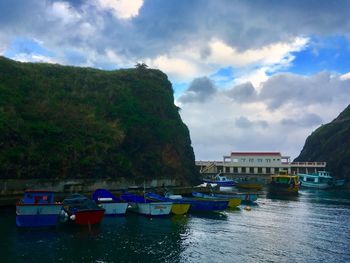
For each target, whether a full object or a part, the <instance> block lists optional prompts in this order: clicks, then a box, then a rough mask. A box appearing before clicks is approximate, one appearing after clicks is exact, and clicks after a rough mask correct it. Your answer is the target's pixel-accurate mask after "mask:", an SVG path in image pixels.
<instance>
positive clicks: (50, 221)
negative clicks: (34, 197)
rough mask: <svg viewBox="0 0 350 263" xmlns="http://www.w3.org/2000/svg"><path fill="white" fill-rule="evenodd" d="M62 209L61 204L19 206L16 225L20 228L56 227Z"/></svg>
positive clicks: (17, 207)
mask: <svg viewBox="0 0 350 263" xmlns="http://www.w3.org/2000/svg"><path fill="white" fill-rule="evenodd" d="M61 209H62V205H61V204H57V205H56V204H53V205H17V206H16V225H17V226H18V227H45V226H56V225H57V223H58V220H59V215H60V212H61Z"/></svg>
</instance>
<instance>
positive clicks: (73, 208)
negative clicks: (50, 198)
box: [63, 194, 105, 225]
mask: <svg viewBox="0 0 350 263" xmlns="http://www.w3.org/2000/svg"><path fill="white" fill-rule="evenodd" d="M63 209H64V211H65V212H66V219H69V221H71V222H74V223H75V224H77V225H94V224H98V223H100V222H101V220H102V218H103V216H104V213H105V210H104V209H103V208H101V207H99V206H98V205H97V204H96V203H95V202H94V201H92V200H91V199H89V198H87V197H86V196H83V195H80V194H72V195H71V196H70V197H68V198H66V199H64V200H63ZM64 221H67V220H64Z"/></svg>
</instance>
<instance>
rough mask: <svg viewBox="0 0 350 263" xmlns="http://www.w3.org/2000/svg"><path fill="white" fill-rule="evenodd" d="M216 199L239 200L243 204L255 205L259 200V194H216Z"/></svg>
mask: <svg viewBox="0 0 350 263" xmlns="http://www.w3.org/2000/svg"><path fill="white" fill-rule="evenodd" d="M214 196H215V197H218V198H239V199H241V202H242V203H254V202H256V200H258V194H257V193H232V192H227V193H221V194H219V193H214Z"/></svg>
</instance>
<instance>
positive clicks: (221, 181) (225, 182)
mask: <svg viewBox="0 0 350 263" xmlns="http://www.w3.org/2000/svg"><path fill="white" fill-rule="evenodd" d="M203 182H204V183H207V184H217V185H218V186H234V185H235V184H236V182H235V181H234V180H231V179H228V178H227V177H226V176H221V175H220V174H217V175H216V176H215V177H214V179H203Z"/></svg>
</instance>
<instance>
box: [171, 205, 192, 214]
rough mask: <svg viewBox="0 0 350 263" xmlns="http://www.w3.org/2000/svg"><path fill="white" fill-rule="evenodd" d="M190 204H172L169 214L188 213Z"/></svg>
mask: <svg viewBox="0 0 350 263" xmlns="http://www.w3.org/2000/svg"><path fill="white" fill-rule="evenodd" d="M190 206H191V205H190V204H175V203H173V206H172V207H171V213H173V214H174V215H183V214H186V213H187V212H188V210H189V209H190Z"/></svg>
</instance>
